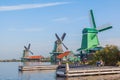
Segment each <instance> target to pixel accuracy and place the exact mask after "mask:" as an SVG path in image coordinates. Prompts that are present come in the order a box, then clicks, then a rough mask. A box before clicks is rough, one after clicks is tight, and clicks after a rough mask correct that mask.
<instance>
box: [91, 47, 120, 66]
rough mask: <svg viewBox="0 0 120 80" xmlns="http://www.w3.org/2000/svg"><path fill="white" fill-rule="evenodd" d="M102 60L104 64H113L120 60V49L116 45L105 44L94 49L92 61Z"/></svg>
mask: <svg viewBox="0 0 120 80" xmlns="http://www.w3.org/2000/svg"><path fill="white" fill-rule="evenodd" d="M100 60H103V62H104V63H105V65H108V66H115V65H116V64H117V62H118V61H120V51H119V49H118V47H117V46H113V45H107V46H106V47H105V48H104V49H102V50H100V51H96V53H95V54H94V55H93V62H95V61H100Z"/></svg>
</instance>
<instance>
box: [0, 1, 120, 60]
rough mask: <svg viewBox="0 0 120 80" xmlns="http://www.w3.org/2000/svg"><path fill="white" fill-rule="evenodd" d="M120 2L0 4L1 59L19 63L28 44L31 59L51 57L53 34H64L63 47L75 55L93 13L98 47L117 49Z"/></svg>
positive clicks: (15, 2)
mask: <svg viewBox="0 0 120 80" xmlns="http://www.w3.org/2000/svg"><path fill="white" fill-rule="evenodd" d="M119 4H120V0H0V37H1V38H0V45H1V46H0V59H20V58H21V57H22V54H23V50H24V46H28V44H29V43H31V48H30V50H31V51H32V52H33V53H34V55H43V56H45V57H48V56H50V54H49V53H50V52H51V51H52V50H53V47H54V41H55V40H56V37H55V33H57V34H58V35H59V36H60V37H61V36H62V34H63V33H64V32H65V33H67V35H66V37H65V39H64V41H63V43H64V44H65V45H66V46H67V47H68V49H69V50H72V51H74V53H78V52H76V50H77V49H78V48H80V46H81V41H82V30H83V28H85V27H91V25H90V16H89V10H90V9H92V10H93V13H94V17H95V21H96V25H97V27H98V28H100V27H103V26H104V25H108V24H109V25H112V26H113V28H112V29H110V30H106V31H103V32H100V33H98V38H99V41H100V45H101V46H105V45H108V44H109V45H116V46H118V47H119V46H120V22H119V21H120V9H119V7H120V5H119Z"/></svg>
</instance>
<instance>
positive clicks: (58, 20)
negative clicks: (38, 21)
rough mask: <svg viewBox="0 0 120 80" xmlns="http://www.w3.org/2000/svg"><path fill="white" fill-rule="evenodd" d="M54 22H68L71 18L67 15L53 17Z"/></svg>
mask: <svg viewBox="0 0 120 80" xmlns="http://www.w3.org/2000/svg"><path fill="white" fill-rule="evenodd" d="M53 21H54V22H64V23H68V22H69V19H68V18H67V17H61V18H56V19H53Z"/></svg>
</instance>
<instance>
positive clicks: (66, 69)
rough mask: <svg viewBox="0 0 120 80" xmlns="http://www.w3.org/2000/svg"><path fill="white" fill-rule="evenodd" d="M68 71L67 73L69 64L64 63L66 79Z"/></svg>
mask: <svg viewBox="0 0 120 80" xmlns="http://www.w3.org/2000/svg"><path fill="white" fill-rule="evenodd" d="M68 71H69V64H68V63H66V68H65V75H66V77H67V75H68Z"/></svg>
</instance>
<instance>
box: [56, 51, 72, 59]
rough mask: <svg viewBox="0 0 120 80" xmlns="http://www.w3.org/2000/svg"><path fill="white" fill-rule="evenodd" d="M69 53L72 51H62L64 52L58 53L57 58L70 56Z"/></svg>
mask: <svg viewBox="0 0 120 80" xmlns="http://www.w3.org/2000/svg"><path fill="white" fill-rule="evenodd" d="M69 53H70V51H66V52H64V53H62V54H60V55H58V56H57V58H58V59H61V58H63V57H65V56H68V55H69Z"/></svg>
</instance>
